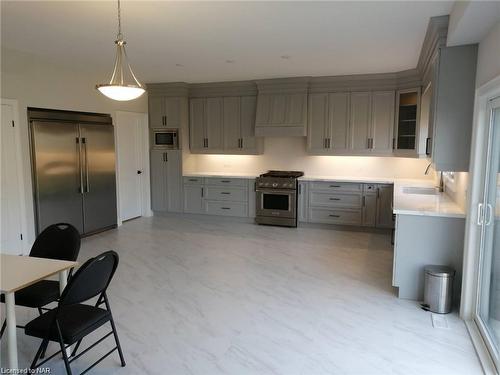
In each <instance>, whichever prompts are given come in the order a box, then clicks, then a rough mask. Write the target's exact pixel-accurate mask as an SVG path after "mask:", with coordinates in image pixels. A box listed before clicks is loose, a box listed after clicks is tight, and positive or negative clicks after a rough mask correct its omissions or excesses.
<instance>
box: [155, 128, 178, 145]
mask: <svg viewBox="0 0 500 375" xmlns="http://www.w3.org/2000/svg"><path fill="white" fill-rule="evenodd" d="M151 146H152V148H154V149H160V150H176V149H178V148H179V130H178V129H151Z"/></svg>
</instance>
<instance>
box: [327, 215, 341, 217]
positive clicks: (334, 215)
mask: <svg viewBox="0 0 500 375" xmlns="http://www.w3.org/2000/svg"><path fill="white" fill-rule="evenodd" d="M328 216H330V217H340V215H328Z"/></svg>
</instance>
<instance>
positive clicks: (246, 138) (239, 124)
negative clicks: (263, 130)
mask: <svg viewBox="0 0 500 375" xmlns="http://www.w3.org/2000/svg"><path fill="white" fill-rule="evenodd" d="M255 102H256V97H255V96H241V97H240V96H235V97H225V98H224V102H223V106H224V115H223V123H224V129H223V130H224V131H223V133H224V153H234V154H242V153H243V154H258V153H262V143H263V142H262V139H260V138H259V139H257V138H256V137H255V128H254V127H255Z"/></svg>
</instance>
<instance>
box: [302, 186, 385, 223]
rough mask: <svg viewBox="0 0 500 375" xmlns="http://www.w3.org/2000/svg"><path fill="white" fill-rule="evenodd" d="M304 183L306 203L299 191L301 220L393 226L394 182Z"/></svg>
mask: <svg viewBox="0 0 500 375" xmlns="http://www.w3.org/2000/svg"><path fill="white" fill-rule="evenodd" d="M303 184H304V186H303V187H301V189H302V190H303V191H306V192H307V202H305V203H304V202H302V201H301V197H300V192H299V202H298V206H299V213H298V215H299V221H308V222H310V223H323V224H341V225H356V226H365V227H376V228H392V227H393V221H392V191H393V188H392V185H385V184H367V183H350V182H336V181H321V182H317V181H314V182H309V183H307V184H306V183H305V182H303ZM304 211H306V213H307V215H306V214H305V213H304ZM301 218H303V219H302V220H301Z"/></svg>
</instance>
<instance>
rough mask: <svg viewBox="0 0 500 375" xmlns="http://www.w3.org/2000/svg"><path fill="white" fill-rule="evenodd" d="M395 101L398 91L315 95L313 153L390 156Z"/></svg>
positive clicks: (310, 143) (310, 131)
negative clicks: (395, 92)
mask: <svg viewBox="0 0 500 375" xmlns="http://www.w3.org/2000/svg"><path fill="white" fill-rule="evenodd" d="M394 101H395V94H394V91H374V92H369V91H366V92H352V93H348V92H338V93H316V94H311V95H310V97H309V117H308V122H309V124H308V143H307V144H308V151H309V153H311V154H315V155H390V154H391V153H392V142H393V141H392V138H393V127H394Z"/></svg>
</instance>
